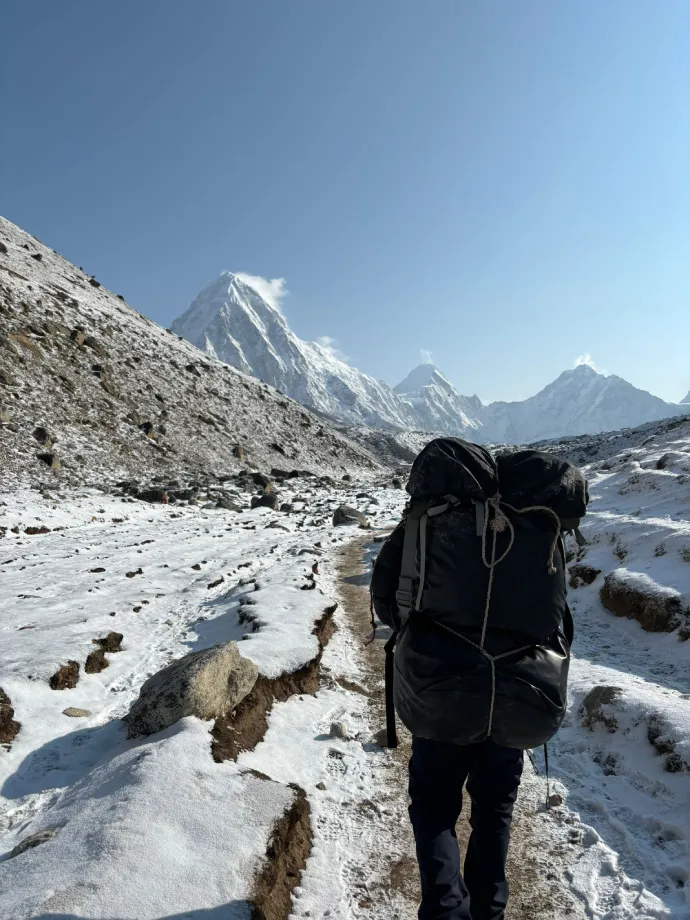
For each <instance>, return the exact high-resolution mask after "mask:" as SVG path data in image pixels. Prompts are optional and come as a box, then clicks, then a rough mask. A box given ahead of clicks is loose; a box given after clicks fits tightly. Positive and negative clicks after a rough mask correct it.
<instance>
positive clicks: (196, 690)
mask: <svg viewBox="0 0 690 920" xmlns="http://www.w3.org/2000/svg"><path fill="white" fill-rule="evenodd" d="M257 676H258V668H257V666H256V665H255V664H254V662H253V661H249V660H248V659H247V658H243V657H242V656H241V655H240V653H239V649H238V647H237V643H236V642H228V643H226V644H225V645H217V646H215V647H214V648H209V649H204V650H202V651H200V652H192V653H191V654H189V655H185V657H184V658H180V659H179V660H178V661H174V662H173V663H172V664H170V665H168V667H167V668H163V670H162V671H159V672H158V673H157V674H154V675H153V677H150V678H149V679H148V680H147V681H146V683H145V684H144V685H143V687H142V688H141V692H140V694H139V699H138V700H137V701H136V702H135V703H134V704H133V706H132V708H131V709H130V711H129V713H128V715H127V716H125V721H126V722H127V723H128V725H129V737H135V736H137V735H152V734H154V733H155V732H160V731H163V729H165V728H167V727H168V726H169V725H173V724H174V723H175V722H178V721H179V720H180V719H183V718H184V717H185V716H196V717H197V718H199V719H213V718H216V717H218V716H221V715H224V714H225V713H227V712H230V711H232V710H233V709H235V708H236V707H237V705H238V704H239V703H240V702H241V701H242V700H243V699H244V698H245V696H247V694H248V693H249V692H250V691H251V690H252V688H253V686H254V684H255V683H256V678H257Z"/></svg>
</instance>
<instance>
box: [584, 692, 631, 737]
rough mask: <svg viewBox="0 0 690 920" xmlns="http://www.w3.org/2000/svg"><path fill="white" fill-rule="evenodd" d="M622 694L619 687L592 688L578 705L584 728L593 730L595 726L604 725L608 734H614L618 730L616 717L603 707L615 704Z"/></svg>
mask: <svg viewBox="0 0 690 920" xmlns="http://www.w3.org/2000/svg"><path fill="white" fill-rule="evenodd" d="M622 692H623V691H622V690H621V688H620V687H606V686H598V687H593V688H592V689H591V690H590V691H589V693H588V694H587V695H586V696H585V698H584V699H583V700H582V703H581V705H580V719H581V720H582V724H583V725H584V726H585V728H589V729H592V730H594V728H595V726H596V725H605V726H606V728H608V730H609V731H610V732H615V731H616V729H617V728H618V722H617V721H616V717H615V715H614V714H613V712H612V711H611V710H610V709H609V710H605V709H604V706H611V705H612V704H613V703H615V702H616V700H617V699H618V698H619V696H620V695H621V693H622Z"/></svg>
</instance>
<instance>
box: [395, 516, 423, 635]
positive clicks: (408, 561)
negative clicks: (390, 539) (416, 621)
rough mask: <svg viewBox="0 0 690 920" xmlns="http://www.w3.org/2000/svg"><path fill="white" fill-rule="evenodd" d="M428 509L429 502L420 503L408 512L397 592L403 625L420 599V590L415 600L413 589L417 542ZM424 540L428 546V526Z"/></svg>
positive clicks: (397, 601)
mask: <svg viewBox="0 0 690 920" xmlns="http://www.w3.org/2000/svg"><path fill="white" fill-rule="evenodd" d="M428 508H429V502H428V501H419V502H414V503H413V504H412V506H411V507H410V509H409V511H408V512H407V518H406V522H405V541H404V543H403V550H402V559H401V561H400V578H399V579H398V590H397V591H396V592H395V602H396V604H397V605H398V615H399V618H400V620H401V622H403V623H404V622H405V620H406V619H407V617H408V616H409V615H410V612H411V611H412V609H413V608H414V609H416V607H417V603H418V601H419V599H420V598H419V590H417V597H416V598H414V597H413V594H412V588H413V585H414V580H415V576H416V575H417V542H418V538H419V532H420V521H421V519H422V518H423V517H424V524H425V525H426V517H425V515H426V512H427V509H428ZM424 538H425V544H426V526H424ZM425 549H426V545H425ZM424 561H425V560H424V559H422V560H421V564H422V565H423V564H424Z"/></svg>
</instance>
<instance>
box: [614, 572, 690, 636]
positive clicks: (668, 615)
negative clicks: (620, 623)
mask: <svg viewBox="0 0 690 920" xmlns="http://www.w3.org/2000/svg"><path fill="white" fill-rule="evenodd" d="M599 597H600V599H601V603H602V604H603V606H604V607H605V608H606V609H607V610H610V611H611V613H613V614H615V616H617V617H628V618H629V619H633V620H637V621H638V623H639V624H640V625H641V626H642V629H644V630H646V631H647V632H672V631H673V630H674V629H676V628H677V627H678V626H683V625H686V624H687V620H686V617H687V615H688V609H687V608H686V607H685V606H684V604H683V599H682V597H681V595H680V594H679V593H678V592H677V591H674V590H673V589H671V588H666V587H664V586H663V585H659V584H657V583H656V582H654V581H652V579H651V578H649V577H648V576H647V575H644V574H643V573H637V572H629V571H627V570H616V571H614V572H611V573H610V574H609V575H607V576H606V578H605V579H604V584H603V585H602V588H601V591H600V592H599ZM684 621H685V623H684Z"/></svg>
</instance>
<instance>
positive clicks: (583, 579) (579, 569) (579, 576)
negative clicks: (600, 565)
mask: <svg viewBox="0 0 690 920" xmlns="http://www.w3.org/2000/svg"><path fill="white" fill-rule="evenodd" d="M568 571H569V573H570V580H569V584H570V587H571V588H579V587H580V586H581V585H591V584H592V583H593V582H594V581H596V578H597V576H598V575H601V569H595V568H594V567H593V566H591V565H584V564H583V563H581V562H580V563H577V564H576V565H571V566H570V568H569V569H568Z"/></svg>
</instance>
